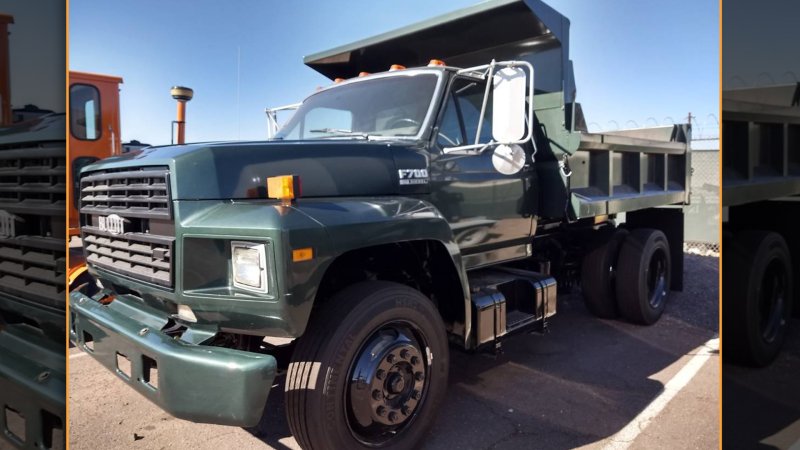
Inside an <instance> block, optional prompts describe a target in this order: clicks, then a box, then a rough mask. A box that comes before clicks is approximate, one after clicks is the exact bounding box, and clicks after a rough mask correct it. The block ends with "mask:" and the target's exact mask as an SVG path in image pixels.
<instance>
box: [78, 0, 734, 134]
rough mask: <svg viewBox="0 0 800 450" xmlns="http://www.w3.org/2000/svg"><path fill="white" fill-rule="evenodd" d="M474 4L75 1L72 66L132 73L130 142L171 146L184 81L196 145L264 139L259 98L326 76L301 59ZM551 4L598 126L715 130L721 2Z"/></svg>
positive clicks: (126, 127)
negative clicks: (693, 120)
mask: <svg viewBox="0 0 800 450" xmlns="http://www.w3.org/2000/svg"><path fill="white" fill-rule="evenodd" d="M475 3H476V2H475V1H474V0H439V1H437V2H431V1H424V0H408V1H403V2H388V1H374V0H372V1H367V0H353V1H347V2H315V1H311V0H298V1H286V2H277V1H266V0H263V1H259V0H239V1H237V2H222V1H210V0H199V1H191V0H174V1H169V2H164V1H157V0H139V1H128V2H109V1H105V0H71V1H70V24H69V25H70V29H69V32H70V35H69V40H70V42H69V49H70V54H69V65H70V69H72V70H80V71H89V72H98V73H106V74H112V75H119V76H122V77H123V78H124V80H125V82H124V84H123V86H122V92H121V102H122V138H123V140H125V141H127V140H131V139H138V140H140V141H143V142H147V143H150V144H164V143H169V140H170V122H171V121H172V120H174V118H175V105H174V101H173V100H172V99H171V98H170V96H169V88H170V87H171V86H173V85H176V84H180V85H184V86H189V87H191V88H193V89H194V91H195V98H194V100H192V101H191V102H190V103H189V105H188V114H187V122H188V125H187V140H188V141H207V140H227V139H263V138H264V137H265V136H266V125H265V123H266V120H265V116H264V112H263V110H264V108H265V107H267V106H278V105H283V104H286V103H293V102H296V101H300V100H302V99H303V98H304V97H306V96H307V95H309V94H310V93H312V92H313V91H314V89H315V88H316V87H317V86H320V85H326V84H328V83H330V81H329V80H327V79H326V78H324V77H323V76H321V75H319V74H318V73H316V72H315V71H314V70H312V69H310V68H307V67H306V66H305V65H303V63H302V58H303V56H305V55H309V54H312V53H316V52H319V51H322V50H327V49H330V48H332V47H335V46H338V45H342V44H346V43H349V42H352V41H355V40H358V39H362V38H365V37H369V36H372V35H375V34H378V33H382V32H385V31H388V30H391V29H395V28H398V27H402V26H405V25H408V24H411V23H414V22H417V21H420V20H424V19H428V18H430V17H433V16H436V15H439V14H443V13H446V12H450V11H452V10H455V9H459V8H462V7H465V6H470V5H473V4H475ZM548 3H549V4H550V5H551V6H553V7H554V8H555V9H557V10H559V11H560V12H561V13H562V14H564V15H566V16H567V17H568V18H570V20H571V38H570V39H571V58H572V60H573V61H574V64H575V76H576V83H577V87H578V100H579V101H580V102H581V103H582V104H583V109H584V112H585V115H586V120H587V123H589V127H590V130H592V131H596V130H599V129H606V130H610V129H617V128H632V127H635V126H637V125H638V126H646V125H648V126H652V125H654V124H656V123H658V124H665V123H671V121H675V122H679V121H682V120H684V119H685V117H686V115H687V114H688V113H689V112H690V111H691V112H692V114H693V115H694V116H696V117H697V118H698V121H699V129H696V131H695V137H697V136H698V134H699V133H702V134H705V135H716V134H717V129H716V127H717V125H716V122H715V119H714V118H712V117H710V115H712V114H713V115H714V116H717V115H718V111H719V38H718V37H719V16H718V2H717V0H672V1H669V2H662V1H658V2H657V1H642V0H604V1H597V0H550V1H549V2H548ZM234 5H235V6H234ZM237 55H239V56H237ZM237 60H238V61H239V64H238V70H237ZM487 62H488V61H487Z"/></svg>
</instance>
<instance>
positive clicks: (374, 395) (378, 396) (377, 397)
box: [372, 389, 383, 400]
mask: <svg viewBox="0 0 800 450" xmlns="http://www.w3.org/2000/svg"><path fill="white" fill-rule="evenodd" d="M372 398H374V399H375V400H380V399H382V398H383V393H382V392H381V391H379V390H377V389H375V390H374V391H372Z"/></svg>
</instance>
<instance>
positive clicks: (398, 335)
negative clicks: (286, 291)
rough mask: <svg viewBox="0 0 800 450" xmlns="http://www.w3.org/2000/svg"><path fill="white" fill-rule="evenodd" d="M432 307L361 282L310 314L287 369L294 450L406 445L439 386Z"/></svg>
mask: <svg viewBox="0 0 800 450" xmlns="http://www.w3.org/2000/svg"><path fill="white" fill-rule="evenodd" d="M448 369H449V355H448V347H447V336H446V334H445V328H444V324H443V323H442V319H441V317H440V316H439V312H438V310H437V309H436V307H435V305H434V304H433V303H432V302H431V300H429V299H428V298H426V297H425V296H424V295H422V294H421V293H420V292H418V291H416V290H414V289H411V288H409V287H407V286H404V285H400V284H397V283H390V282H383V281H369V282H363V283H359V284H356V285H353V286H351V287H348V288H346V289H344V290H343V291H342V292H340V293H338V294H336V295H335V296H334V297H333V298H331V299H329V300H328V301H327V302H326V303H325V304H324V305H323V306H322V307H321V308H320V309H319V310H317V311H315V312H314V313H313V314H312V318H311V320H310V321H309V323H308V326H307V328H306V332H305V334H303V336H302V337H300V338H299V339H298V341H297V347H296V349H295V351H294V354H293V356H292V362H291V364H290V365H289V371H288V374H287V379H286V415H287V419H288V422H289V428H290V429H291V431H292V433H293V434H294V436H295V439H297V442H298V443H299V444H300V446H301V447H303V448H304V449H329V448H330V449H339V448H342V449H344V448H346V449H357V448H376V447H377V448H391V449H410V448H415V447H416V446H417V444H418V442H419V440H420V439H421V438H422V437H423V436H424V435H425V433H426V432H427V430H428V428H429V427H430V426H431V425H432V424H433V421H434V420H435V418H436V414H437V411H438V409H439V407H440V405H441V403H442V401H443V400H444V394H445V391H446V389H447V376H448V373H447V372H448Z"/></svg>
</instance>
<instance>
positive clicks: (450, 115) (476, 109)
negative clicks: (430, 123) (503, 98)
mask: <svg viewBox="0 0 800 450" xmlns="http://www.w3.org/2000/svg"><path fill="white" fill-rule="evenodd" d="M485 89H486V84H485V82H482V81H476V80H473V79H470V78H459V79H456V80H455V81H454V82H453V84H452V85H451V87H450V95H449V96H448V99H447V104H446V105H445V111H444V114H443V115H442V120H441V123H440V125H439V134H438V136H437V138H436V143H437V144H438V145H439V146H440V147H456V146H459V145H467V144H474V143H475V133H476V131H477V130H478V121H479V120H480V114H481V106H482V105H483V95H484V92H485ZM491 120H492V94H491V92H490V93H489V100H488V103H487V105H486V112H485V113H484V116H483V124H482V126H481V134H480V138H479V139H480V142H481V143H486V142H489V141H490V140H491V139H492V123H491Z"/></svg>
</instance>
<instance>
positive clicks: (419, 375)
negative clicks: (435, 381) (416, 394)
mask: <svg viewBox="0 0 800 450" xmlns="http://www.w3.org/2000/svg"><path fill="white" fill-rule="evenodd" d="M414 379H415V380H417V381H422V380H424V379H425V374H424V373H422V372H417V373H415V374H414Z"/></svg>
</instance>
